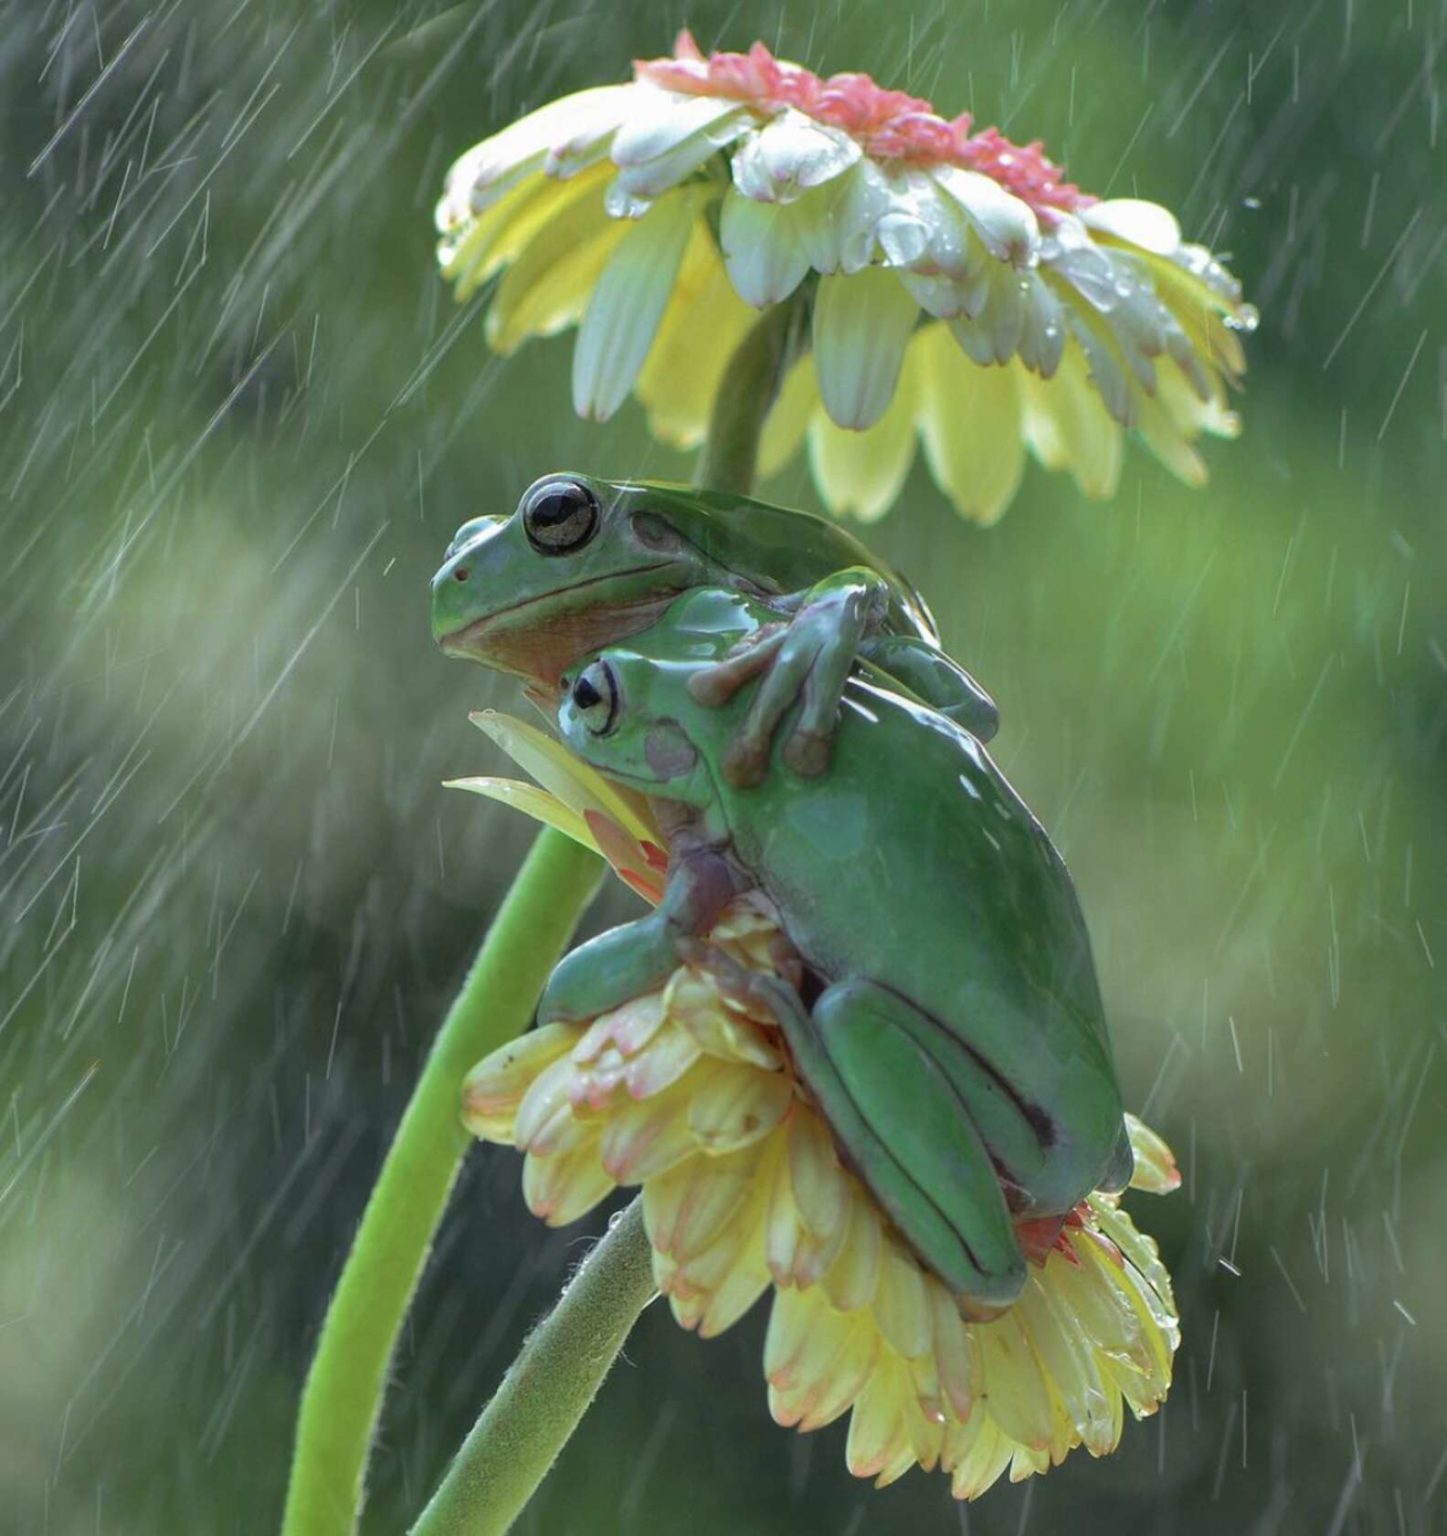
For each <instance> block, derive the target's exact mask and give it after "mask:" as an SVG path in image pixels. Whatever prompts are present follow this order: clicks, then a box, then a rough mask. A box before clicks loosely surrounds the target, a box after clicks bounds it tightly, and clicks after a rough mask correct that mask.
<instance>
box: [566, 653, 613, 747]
mask: <svg viewBox="0 0 1447 1536" xmlns="http://www.w3.org/2000/svg"><path fill="white" fill-rule="evenodd" d="M571 698H572V704H573V708H574V709H575V710H577V712H578V714H579V715H580V716H581V717H582V721H583V724H584V725H585V726H587V728H588V733H589V734H590V735H592V736H606V735H607V734H608V732H609V731H611V730H612V729H613V727H614V726H615V725H616V724H617V723H618V702H619V693H618V679H617V677H616V676H615V675H614V672H613V668H612V667H610V666H609V665H608V663H607V662H606V661H595V662H594V663H593V665H592V666H590V667H585V668H584V669H583V671H582V672H580V673H579V674H578V679H577V681H576V682H575V683H574V684H573V688H572V693H571Z"/></svg>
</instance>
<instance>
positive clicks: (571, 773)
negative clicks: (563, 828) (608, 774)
mask: <svg viewBox="0 0 1447 1536" xmlns="http://www.w3.org/2000/svg"><path fill="white" fill-rule="evenodd" d="M467 718H468V719H469V720H471V721H472V723H473V724H474V725H475V726H476V727H477V728H478V730H480V731H482V732H483V733H484V734H485V735H487V736H490V737H491V738H492V740H493V741H495V742H496V743H497V744H498V746H500V747H501V748H502V749H503V751H504V752H506V753H507V754H508V756H509V757H511V758H512V760H513V761H514V762H515V763H517V765H518V766H519V767H520V768H523V769H525V770H526V771H527V772H528V773H530V774H531V775H532V776H533V778H535V779H536V780H537V781H538V783H539V784H541V785H542V786H543V788H544V789H546V790H548V791H549V792H550V793H552V794H554V795H556V796H557V798H558V799H559V800H561V801H562V802H563V804H564V805H566V806H567V807H568V808H569V809H570V810H573V811H575V812H577V814H578V815H580V816H581V815H583V814H584V813H585V812H586V811H589V810H600V811H602V812H603V813H604V814H605V815H607V816H610V817H612V819H613V820H614V821H616V822H617V823H618V825H619V826H621V827H622V828H623V829H624V831H626V832H627V833H629V835H630V836H632V837H635V838H637V839H638V840H639V842H640V844H641V843H642V842H644V841H652V842H654V843H655V844H656V843H658V842H660V841H661V834H660V833H659V831H658V828H657V827H656V826H655V825H653V824H652V823H651V822H650V821H648V820H646V819H645V818H644V816H643V815H642V814H641V813H640V809H639V802H638V800H637V799H636V798H634V797H632V796H630V795H628V794H627V793H626V792H624V791H622V790H620V789H619V788H618V786H617V785H615V784H612V783H610V782H609V781H608V780H607V779H605V778H604V777H603V775H602V774H601V773H599V772H598V771H597V770H596V769H594V768H591V767H589V765H588V764H587V763H585V762H583V760H582V759H581V758H578V757H574V756H573V754H572V753H571V752H569V751H568V749H567V748H566V747H565V746H563V744H562V743H561V742H559V741H556V740H555V739H554V738H553V737H551V736H549V735H548V733H547V732H546V731H540V730H539V729H538V728H537V726H535V725H529V724H528V723H527V721H525V720H519V719H517V718H516V717H515V716H513V715H506V714H503V713H501V712H500V711H498V710H494V709H484V710H477V711H475V712H474V713H473V714H471V715H469V716H468V717H467ZM590 840H591V839H590Z"/></svg>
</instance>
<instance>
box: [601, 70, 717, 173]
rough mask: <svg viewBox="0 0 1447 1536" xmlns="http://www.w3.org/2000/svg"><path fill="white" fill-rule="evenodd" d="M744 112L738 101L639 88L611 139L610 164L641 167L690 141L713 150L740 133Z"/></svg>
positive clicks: (621, 166) (648, 87) (649, 87)
mask: <svg viewBox="0 0 1447 1536" xmlns="http://www.w3.org/2000/svg"><path fill="white" fill-rule="evenodd" d="M746 110H747V109H746V108H745V107H744V106H743V104H742V103H741V102H737V101H729V100H727V99H726V98H724V97H720V96H685V95H682V94H680V93H678V92H676V91H660V90H658V89H657V88H656V87H654V86H650V85H639V86H638V87H637V95H636V96H635V98H634V100H633V102H632V103H631V104H630V110H629V113H628V120H627V121H626V122H625V123H623V124H622V125H621V126H620V127H619V129H618V132H617V134H616V135H615V136H614V139H613V148H612V158H613V164H614V165H616V166H618V167H619V169H620V170H621V169H627V168H630V167H637V166H643V165H646V164H648V163H649V162H650V161H652V160H657V159H659V158H660V157H665V156H668V155H671V154H672V153H673V152H674V151H675V150H677V149H678V148H679V147H680V146H681V145H683V144H685V143H687V142H688V141H690V140H694V139H700V140H702V141H703V142H705V143H711V144H712V147H713V148H717V147H718V145H719V144H721V143H728V142H729V140H731V139H732V138H733V137H734V136H735V133H736V132H739V131H742V126H743V125H742V123H741V121H739V120H740V119H741V118H742V116H743V115H744V113H745V112H746ZM716 135H720V136H716Z"/></svg>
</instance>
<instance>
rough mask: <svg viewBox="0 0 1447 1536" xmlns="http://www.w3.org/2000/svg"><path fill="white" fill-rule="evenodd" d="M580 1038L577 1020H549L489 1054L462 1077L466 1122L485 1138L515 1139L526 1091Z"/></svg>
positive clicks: (508, 1142) (496, 1139) (474, 1132)
mask: <svg viewBox="0 0 1447 1536" xmlns="http://www.w3.org/2000/svg"><path fill="white" fill-rule="evenodd" d="M577 1038H578V1029H577V1026H576V1025H574V1024H545V1025H543V1027H542V1028H541V1029H533V1030H529V1031H528V1033H527V1034H525V1035H519V1036H518V1037H517V1039H515V1040H509V1041H508V1042H507V1043H506V1044H505V1045H500V1046H499V1047H498V1048H497V1049H496V1050H495V1051H493V1052H491V1053H490V1054H489V1055H487V1056H484V1057H483V1059H482V1060H481V1061H480V1062H478V1064H477V1065H476V1066H475V1067H474V1068H473V1069H472V1071H471V1072H469V1073H468V1074H467V1076H466V1077H465V1078H464V1079H463V1081H462V1123H463V1124H464V1125H465V1126H466V1127H467V1128H468V1130H469V1131H471V1132H472V1134H473V1135H474V1136H480V1137H482V1139H483V1140H485V1141H495V1142H499V1143H502V1144H503V1145H509V1144H511V1142H512V1140H513V1121H514V1118H515V1116H516V1114H517V1110H518V1106H519V1105H520V1104H521V1103H522V1101H523V1095H524V1094H525V1093H526V1092H527V1091H528V1089H529V1088H531V1087H532V1085H533V1082H534V1081H535V1080H536V1079H537V1078H538V1077H539V1076H540V1075H541V1074H542V1072H543V1071H544V1070H545V1069H546V1068H547V1067H550V1066H551V1065H552V1064H553V1063H554V1062H555V1061H557V1060H558V1058H559V1057H561V1056H564V1055H566V1054H567V1053H568V1052H569V1051H570V1050H571V1049H572V1047H573V1045H574V1043H575V1042H576V1040H577Z"/></svg>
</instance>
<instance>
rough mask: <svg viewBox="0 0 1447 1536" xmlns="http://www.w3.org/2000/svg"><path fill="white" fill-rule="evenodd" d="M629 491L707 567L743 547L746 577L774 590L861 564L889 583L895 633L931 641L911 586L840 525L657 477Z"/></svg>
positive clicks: (930, 623)
mask: <svg viewBox="0 0 1447 1536" xmlns="http://www.w3.org/2000/svg"><path fill="white" fill-rule="evenodd" d="M627 488H628V489H629V490H631V491H633V492H636V493H637V494H638V496H639V498H640V500H641V501H642V502H643V504H644V505H646V504H647V499H648V498H649V497H650V496H651V497H655V498H657V499H658V500H659V504H660V509H661V510H662V509H665V508H666V511H667V516H668V520H669V522H670V523H671V524H672V525H673V527H674V528H675V530H676V531H677V532H678V533H680V534H681V535H682V536H683V537H685V538H686V539H688V540H689V542H690V543H692V544H693V545H694V546H695V547H696V548H697V549H698V550H699V551H700V552H701V553H702V554H703V555H704V557H705V558H706V559H707V560H708V561H710V562H711V563H713V564H716V565H718V566H720V567H721V568H724V569H729V570H737V569H738V568H739V566H740V564H741V562H740V560H739V555H738V552H739V549H740V547H741V546H744V547H747V549H748V551H749V556H748V560H747V561H746V562H742V563H743V564H746V565H747V566H748V570H749V574H750V575H751V576H753V577H755V578H756V579H758V578H761V577H763V576H765V575H767V577H768V579H769V580H770V581H771V582H772V583H773V590H774V592H776V593H782V592H799V591H802V590H804V589H805V588H807V587H810V586H813V585H814V583H815V582H818V581H823V580H824V579H825V578H826V577H828V576H832V575H833V574H834V573H835V572H836V571H842V570H846V569H848V568H849V567H851V566H865V567H867V568H868V569H870V570H872V571H875V572H877V573H878V574H879V575H880V576H882V577H883V578H884V580H885V581H886V582H887V583H888V585H889V589H890V593H891V607H892V610H893V612H892V614H891V625H890V627H891V628H892V629H894V630H896V631H897V632H899V633H902V634H903V633H912V634H918V635H922V636H924V637H925V638H926V639H928V640H932V641H934V640H938V632H937V630H936V627H935V622H934V619H933V617H932V616H931V614H930V611H929V609H928V607H927V606H926V605H925V601H924V599H923V598H922V597H921V596H920V594H919V593H918V592H917V591H916V590H915V588H914V587H913V586H912V585H911V583H910V582H909V581H908V580H906V578H905V577H903V576H902V575H901V574H900V573H899V572H898V571H896V570H895V569H894V568H893V567H892V566H890V565H888V564H887V563H886V562H885V561H883V560H881V559H880V558H879V556H878V555H876V554H875V553H874V552H873V551H872V550H870V549H869V548H868V546H866V545H865V544H863V543H862V542H861V541H860V540H858V539H856V538H855V537H854V535H853V534H852V533H850V532H849V531H848V530H847V529H845V528H843V527H841V526H840V525H839V524H838V523H836V522H833V521H831V520H830V519H829V518H827V517H820V516H819V515H818V514H816V513H813V512H804V511H801V510H799V509H798V508H794V507H776V506H774V505H773V504H772V503H770V502H766V501H756V500H754V499H753V498H752V497H748V496H735V495H732V494H726V493H724V492H721V491H706V490H699V489H697V488H696V487H694V486H685V485H671V484H668V483H667V482H664V481H638V482H633V483H631V484H630V485H629V486H628V487H627Z"/></svg>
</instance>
